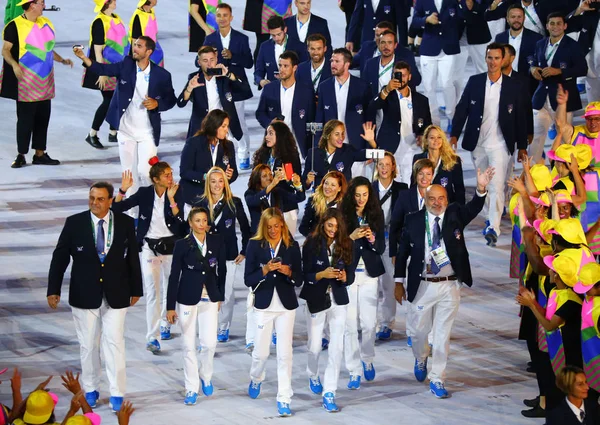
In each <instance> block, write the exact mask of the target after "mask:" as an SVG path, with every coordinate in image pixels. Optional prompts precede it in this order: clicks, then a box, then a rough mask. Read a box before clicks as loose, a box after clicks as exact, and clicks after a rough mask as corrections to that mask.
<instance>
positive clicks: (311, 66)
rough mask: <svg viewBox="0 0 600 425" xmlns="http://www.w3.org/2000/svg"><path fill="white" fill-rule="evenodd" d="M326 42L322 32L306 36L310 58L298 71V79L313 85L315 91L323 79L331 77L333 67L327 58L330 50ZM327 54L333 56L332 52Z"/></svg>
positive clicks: (305, 83)
mask: <svg viewBox="0 0 600 425" xmlns="http://www.w3.org/2000/svg"><path fill="white" fill-rule="evenodd" d="M326 42H327V41H326V40H325V37H323V36H322V35H321V34H312V35H309V36H308V37H307V38H306V45H307V46H308V54H309V55H310V60H307V61H305V62H302V63H301V64H300V65H298V70H297V71H296V81H298V82H299V83H301V84H304V85H311V86H313V89H314V91H315V93H316V92H317V89H318V88H319V84H320V83H321V81H325V80H326V79H328V78H329V77H331V67H330V66H329V62H328V61H327V60H326V55H327V53H328V52H329V49H328V48H327V45H326ZM327 56H331V53H329V55H327Z"/></svg>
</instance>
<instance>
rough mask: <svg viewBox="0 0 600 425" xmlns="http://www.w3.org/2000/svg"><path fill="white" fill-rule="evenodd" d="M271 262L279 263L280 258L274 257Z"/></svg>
mask: <svg viewBox="0 0 600 425" xmlns="http://www.w3.org/2000/svg"><path fill="white" fill-rule="evenodd" d="M271 261H272V262H274V263H281V257H275V258H273V259H272V260H271Z"/></svg>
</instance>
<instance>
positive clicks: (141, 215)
mask: <svg viewBox="0 0 600 425" xmlns="http://www.w3.org/2000/svg"><path fill="white" fill-rule="evenodd" d="M140 218H141V219H142V220H146V219H147V218H148V217H145V216H144V215H143V214H140Z"/></svg>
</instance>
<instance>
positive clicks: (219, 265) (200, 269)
mask: <svg viewBox="0 0 600 425" xmlns="http://www.w3.org/2000/svg"><path fill="white" fill-rule="evenodd" d="M205 243H206V256H205V257H203V256H202V254H201V253H200V248H199V247H198V243H197V242H196V239H195V238H194V236H193V233H190V234H188V236H186V237H185V238H184V239H180V240H178V241H177V242H175V250H174V251H173V262H172V263H171V274H170V276H169V286H168V288H167V310H175V303H176V302H178V303H179V304H183V305H196V304H198V303H199V302H200V298H201V297H202V290H203V289H204V287H206V292H207V293H208V297H209V298H210V300H211V301H212V302H217V301H224V300H225V278H226V276H227V262H226V259H225V242H224V241H223V240H222V239H221V238H220V237H219V236H215V235H206V240H205Z"/></svg>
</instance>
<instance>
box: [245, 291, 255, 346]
mask: <svg viewBox="0 0 600 425" xmlns="http://www.w3.org/2000/svg"><path fill="white" fill-rule="evenodd" d="M248 291H249V292H250V291H252V289H250V288H248ZM255 316H256V313H255V310H254V308H252V309H251V310H250V311H246V345H248V344H254V335H255V334H256V317H255Z"/></svg>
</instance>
